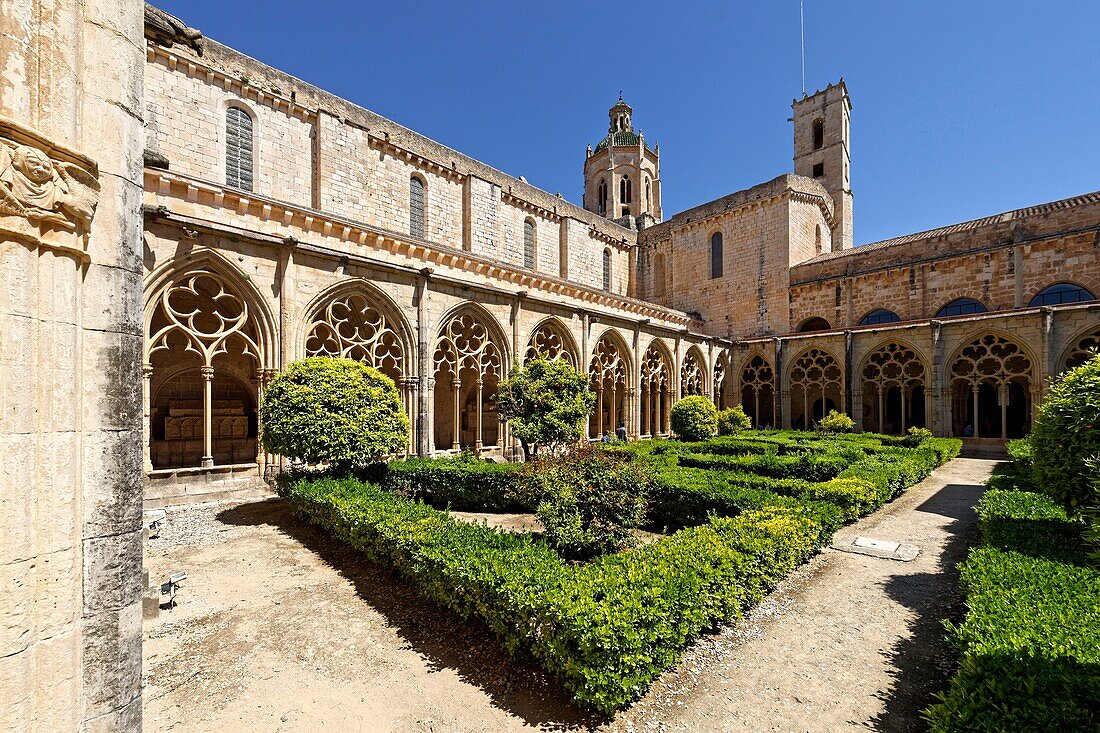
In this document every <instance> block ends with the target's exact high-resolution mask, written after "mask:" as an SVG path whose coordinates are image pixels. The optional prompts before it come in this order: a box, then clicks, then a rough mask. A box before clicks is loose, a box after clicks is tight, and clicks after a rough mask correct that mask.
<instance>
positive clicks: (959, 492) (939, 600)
mask: <svg viewBox="0 0 1100 733" xmlns="http://www.w3.org/2000/svg"><path fill="white" fill-rule="evenodd" d="M984 490H985V487H984V486H982V485H980V484H948V485H946V486H944V487H943V488H942V489H940V490H939V491H937V492H936V493H935V494H933V495H932V496H930V497H929V498H928V499H926V500H925V501H924V502H922V503H921V504H920V505H919V506H917V507H916V511H918V512H926V513H931V514H938V515H940V516H943V517H947V518H949V519H951V520H952V522H951V523H950V524H949V525H948V527H947V528H946V529H947V531H948V534H949V537H950V539H949V540H948V542H947V544H946V545H945V546H944V548H943V552H942V554H941V555H940V558H939V567H938V568H937V571H935V572H929V573H916V574H908V575H907V574H903V573H902V572H900V571H901V570H902V568H903V566H900V565H899V574H897V575H894V576H893V577H892V578H891V579H890V580H888V581H887V582H886V583H885V586H884V587H885V590H886V592H887V594H889V596H890V597H891V598H892V599H894V600H895V601H897V602H898V603H901V604H902V605H904V606H906V607H907V608H909V609H911V610H912V611H913V612H914V613H915V614H916V618H915V620H914V621H912V622H911V623H910V626H909V628H910V635H909V636H908V638H905V639H903V640H901V641H900V642H898V643H897V644H896V645H895V646H894V647H892V648H891V649H888V650H883V654H884V655H885V656H886V657H887V658H888V659H889V660H890V663H891V664H892V665H893V668H894V669H895V670H896V671H895V672H893V673H892V675H893V677H894V679H893V683H892V684H891V686H890V688H889V689H887V690H883V691H882V692H881V693H880V694H881V696H882V698H883V700H884V702H885V708H884V710H883V712H882V713H880V714H879V715H877V716H876V717H874V718H872V719H871V720H870V721H869V723H868V724H869V725H870V727H872V728H873V729H874V730H876V731H883V732H884V733H910V732H911V731H924V730H927V725H926V724H925V722H924V721H923V719H922V718H921V711H923V710H924V709H925V708H927V707H928V706H929V705H931V704H932V702H933V695H934V694H935V693H936V692H939V691H942V690H945V689H946V687H947V681H948V679H949V678H950V677H951V675H952V674H953V673H954V671H955V669H956V667H957V665H958V655H957V653H956V651H955V649H954V648H953V647H952V646H951V645H950V644H949V643H948V641H947V639H946V637H945V629H944V626H943V622H944V620H951V621H956V622H957V621H960V620H961V619H962V617H963V615H964V614H965V611H966V607H965V604H964V601H963V598H962V594H961V592H960V590H959V568H958V565H959V563H960V562H962V561H963V560H964V559H966V553H967V551H968V550H969V548H970V547H971V546H972V545H973V544H974V543H975V542H976V541H977V539H978V528H977V521H976V520H977V517H976V514H975V513H974V508H973V507H974V505H975V504H976V503H977V502H978V498H979V497H980V496H981V495H982V492H983V491H984Z"/></svg>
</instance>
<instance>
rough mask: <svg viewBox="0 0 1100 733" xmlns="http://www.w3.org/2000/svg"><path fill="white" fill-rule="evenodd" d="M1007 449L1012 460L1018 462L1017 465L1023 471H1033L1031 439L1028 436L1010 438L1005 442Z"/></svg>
mask: <svg viewBox="0 0 1100 733" xmlns="http://www.w3.org/2000/svg"><path fill="white" fill-rule="evenodd" d="M1005 450H1006V451H1008V457H1009V458H1011V459H1012V462H1013V463H1015V464H1016V467H1017V468H1018V469H1019V470H1021V471H1029V472H1030V471H1031V470H1032V466H1031V455H1032V451H1031V441H1030V440H1028V439H1027V438H1021V439H1019V440H1010V441H1008V443H1006V444H1005Z"/></svg>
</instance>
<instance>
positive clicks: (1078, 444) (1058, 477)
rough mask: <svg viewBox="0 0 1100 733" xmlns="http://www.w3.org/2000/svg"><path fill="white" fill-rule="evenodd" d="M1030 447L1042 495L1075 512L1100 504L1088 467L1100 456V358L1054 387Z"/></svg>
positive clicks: (1037, 418)
mask: <svg viewBox="0 0 1100 733" xmlns="http://www.w3.org/2000/svg"><path fill="white" fill-rule="evenodd" d="M1028 443H1029V444H1030V448H1031V470H1032V473H1033V474H1034V476H1035V483H1036V485H1038V486H1039V488H1040V490H1041V491H1043V492H1045V493H1046V494H1048V495H1049V496H1050V497H1051V498H1052V499H1054V500H1055V501H1058V502H1061V503H1062V505H1063V506H1065V508H1066V511H1067V512H1068V513H1070V514H1079V513H1081V511H1082V510H1083V509H1085V508H1087V507H1090V506H1097V505H1100V496H1098V495H1097V490H1096V489H1095V488H1093V486H1092V485H1091V482H1090V479H1091V478H1092V476H1091V471H1090V469H1089V465H1088V463H1087V461H1088V460H1089V459H1090V458H1092V457H1094V456H1097V455H1100V356H1095V357H1093V358H1092V359H1090V360H1089V361H1087V362H1085V363H1084V364H1082V365H1081V366H1079V367H1077V368H1076V369H1071V370H1069V371H1068V372H1066V373H1065V374H1063V375H1061V376H1060V377H1058V378H1056V379H1055V380H1054V381H1053V382H1052V383H1051V385H1050V391H1049V392H1048V393H1047V395H1046V397H1045V398H1044V399H1043V404H1042V405H1041V406H1040V407H1039V411H1038V414H1037V415H1036V416H1035V423H1034V425H1033V426H1032V428H1031V435H1030V436H1029V437H1028Z"/></svg>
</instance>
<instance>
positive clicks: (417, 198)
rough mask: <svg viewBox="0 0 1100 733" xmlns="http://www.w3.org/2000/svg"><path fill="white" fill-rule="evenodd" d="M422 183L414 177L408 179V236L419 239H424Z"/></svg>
mask: <svg viewBox="0 0 1100 733" xmlns="http://www.w3.org/2000/svg"><path fill="white" fill-rule="evenodd" d="M424 188H425V186H424V181H423V180H421V179H420V178H417V177H416V176H412V177H411V178H409V234H411V235H412V236H414V237H418V238H419V239H424V231H425V230H426V229H427V227H426V226H425V224H424V220H425V218H426V217H425V206H424V199H425V196H424V193H425V191H424Z"/></svg>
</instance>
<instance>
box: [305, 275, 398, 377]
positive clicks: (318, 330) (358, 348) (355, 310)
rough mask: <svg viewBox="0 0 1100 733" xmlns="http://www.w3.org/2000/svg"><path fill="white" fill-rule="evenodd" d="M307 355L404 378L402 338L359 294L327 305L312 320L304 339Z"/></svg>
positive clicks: (381, 313) (384, 316) (337, 299)
mask: <svg viewBox="0 0 1100 733" xmlns="http://www.w3.org/2000/svg"><path fill="white" fill-rule="evenodd" d="M306 354H307V355H308V356H337V357H343V358H345V359H354V360H355V361H361V362H363V363H364V364H368V365H370V366H372V367H374V368H375V369H378V370H379V371H381V372H382V373H383V374H386V375H387V376H389V377H392V378H398V377H400V376H401V375H402V374H404V367H405V351H404V348H403V347H402V345H401V337H400V336H399V335H398V333H397V331H395V330H394V329H393V327H392V326H391V325H390V323H389V319H387V318H386V315H385V314H384V313H383V312H382V311H380V310H379V309H378V308H375V307H374V306H373V305H371V303H370V301H369V300H368V299H367V298H366V296H364V295H360V294H352V295H347V296H344V297H342V298H336V299H334V300H332V301H329V303H328V305H327V306H326V307H325V308H324V310H322V311H321V312H320V313H318V314H317V315H316V316H315V317H314V319H313V323H312V324H311V325H310V327H309V331H308V333H307V336H306Z"/></svg>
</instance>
